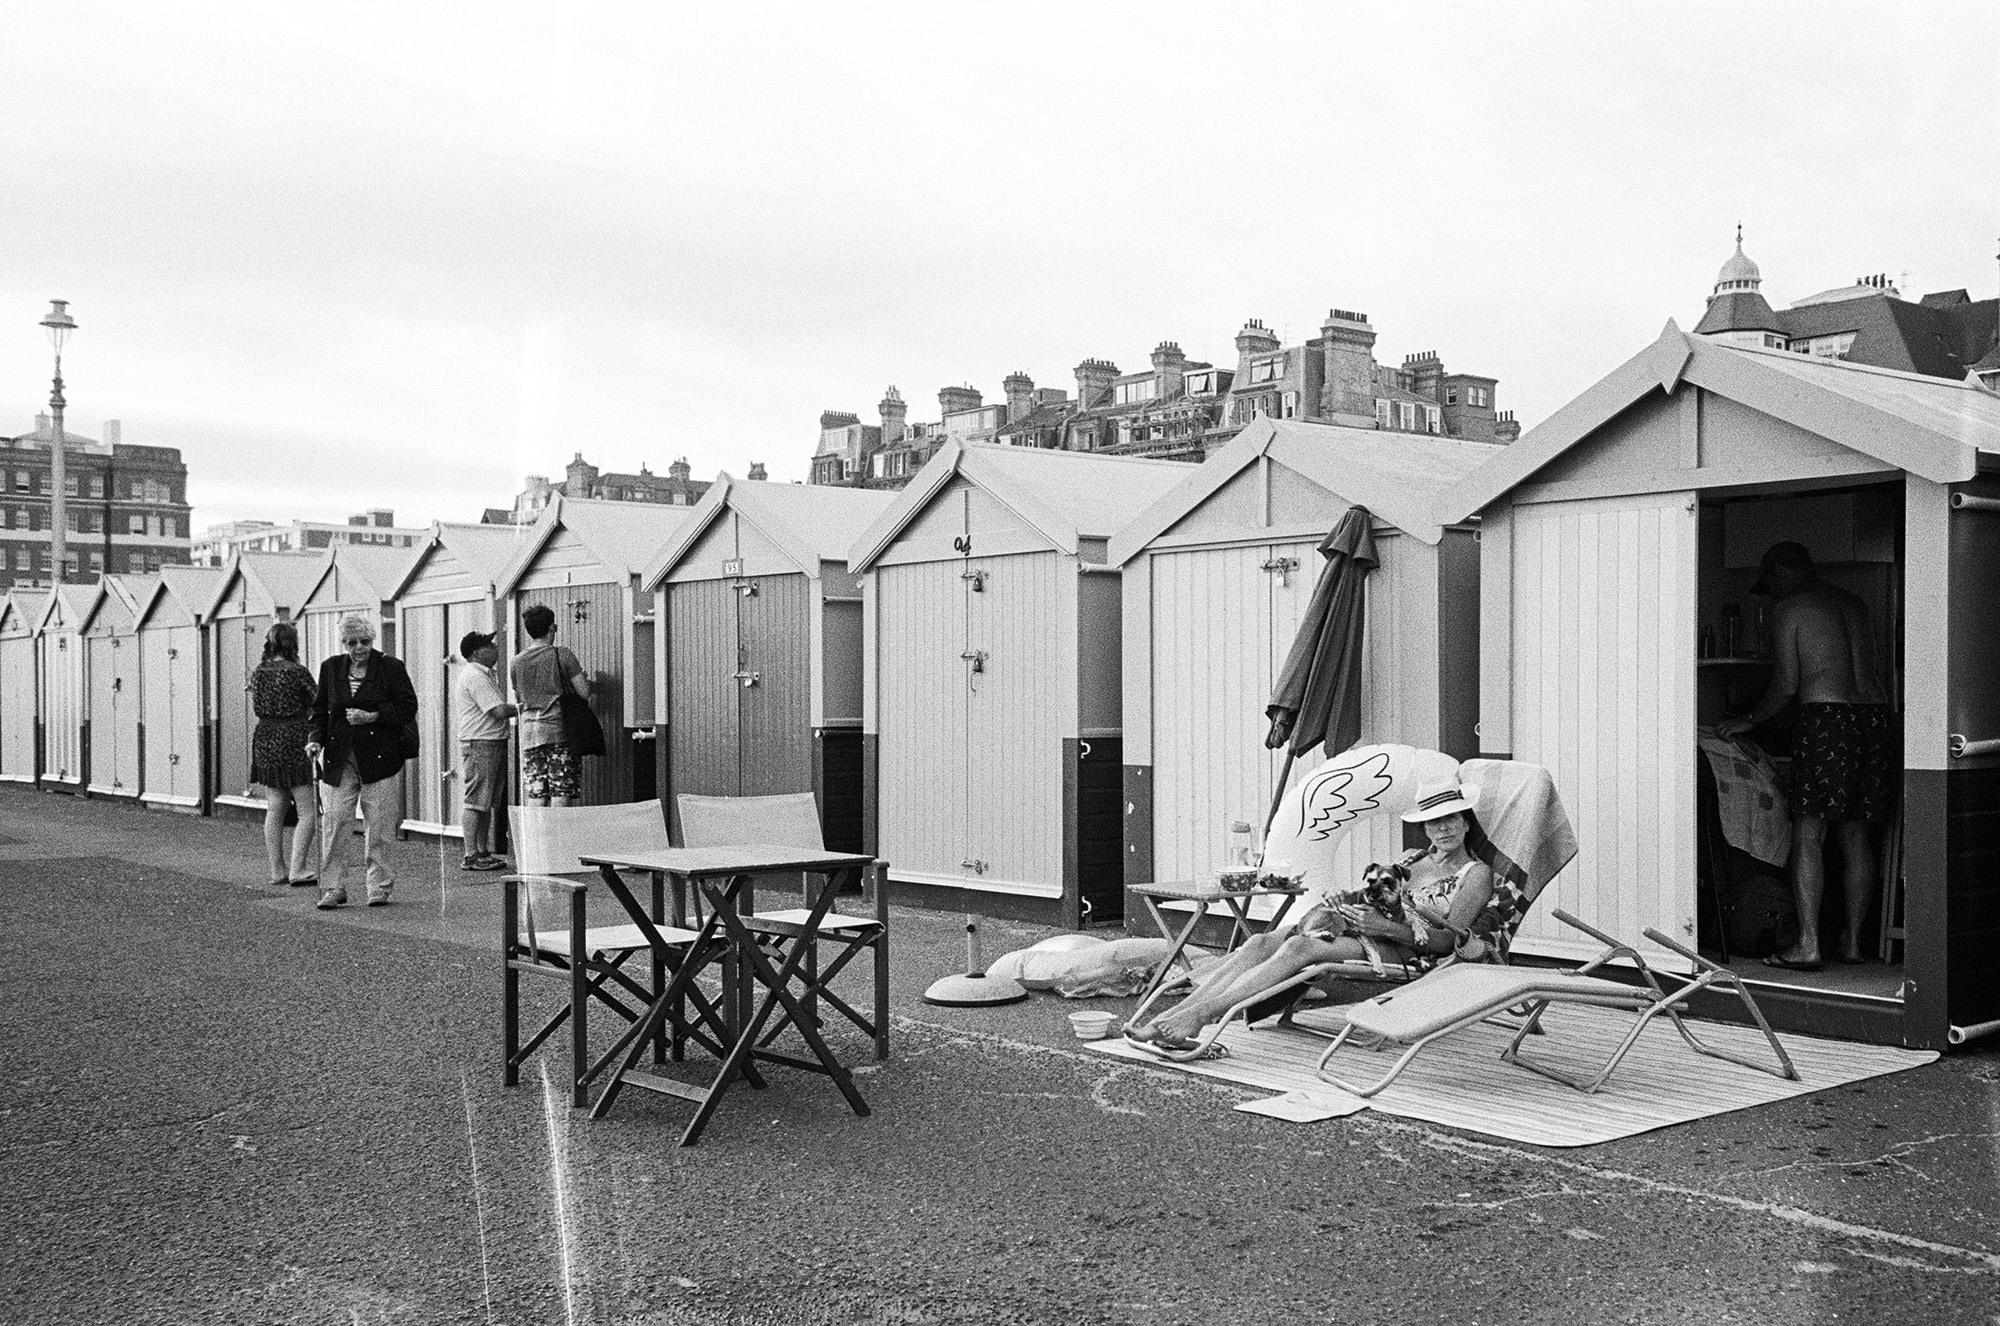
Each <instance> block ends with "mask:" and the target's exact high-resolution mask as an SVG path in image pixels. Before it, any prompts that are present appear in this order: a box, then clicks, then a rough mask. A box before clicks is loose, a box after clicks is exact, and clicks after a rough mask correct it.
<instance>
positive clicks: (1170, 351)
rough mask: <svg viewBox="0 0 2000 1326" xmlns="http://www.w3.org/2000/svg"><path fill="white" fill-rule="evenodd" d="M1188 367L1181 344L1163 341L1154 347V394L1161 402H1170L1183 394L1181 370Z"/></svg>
mask: <svg viewBox="0 0 2000 1326" xmlns="http://www.w3.org/2000/svg"><path fill="white" fill-rule="evenodd" d="M1186 367H1187V356H1186V355H1185V354H1183V353H1182V352H1181V347H1180V342H1178V341H1161V342H1160V343H1159V344H1158V345H1156V346H1154V347H1153V394H1154V396H1155V397H1156V398H1157V399H1159V400H1163V401H1164V400H1169V399H1171V398H1173V397H1175V396H1178V395H1180V394H1181V370H1182V369H1184V368H1186Z"/></svg>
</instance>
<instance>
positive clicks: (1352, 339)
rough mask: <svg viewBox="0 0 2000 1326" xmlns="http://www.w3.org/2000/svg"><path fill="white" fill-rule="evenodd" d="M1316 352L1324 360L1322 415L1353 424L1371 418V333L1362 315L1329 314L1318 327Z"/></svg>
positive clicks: (1366, 316)
mask: <svg viewBox="0 0 2000 1326" xmlns="http://www.w3.org/2000/svg"><path fill="white" fill-rule="evenodd" d="M1319 335H1320V351H1321V353H1322V354H1323V355H1324V356H1325V369H1324V371H1323V373H1322V376H1321V381H1322V382H1323V383H1324V384H1325V385H1324V387H1323V388H1322V391H1323V392H1324V393H1325V398H1326V413H1328V414H1332V415H1348V416H1350V417H1352V418H1354V419H1355V420H1356V421H1357V422H1358V421H1359V420H1360V419H1363V418H1365V419H1367V420H1368V423H1369V425H1372V424H1373V423H1374V418H1375V329H1374V328H1373V327H1370V326H1369V325H1368V315H1367V314H1366V313H1352V312H1349V311H1348V310H1347V309H1344V308H1337V309H1332V310H1330V311H1329V312H1328V313H1327V315H1326V321H1325V322H1324V323H1322V324H1320V329H1319Z"/></svg>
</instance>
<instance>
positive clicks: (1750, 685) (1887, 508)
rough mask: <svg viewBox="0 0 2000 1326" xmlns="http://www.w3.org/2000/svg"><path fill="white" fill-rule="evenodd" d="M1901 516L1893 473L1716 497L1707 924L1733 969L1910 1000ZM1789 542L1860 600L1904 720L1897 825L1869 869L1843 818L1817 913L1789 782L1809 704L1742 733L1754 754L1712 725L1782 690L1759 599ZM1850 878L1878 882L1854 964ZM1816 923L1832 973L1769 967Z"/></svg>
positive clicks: (1874, 849) (1699, 823) (1706, 566)
mask: <svg viewBox="0 0 2000 1326" xmlns="http://www.w3.org/2000/svg"><path fill="white" fill-rule="evenodd" d="M1903 513H1904V503H1903V491H1902V487H1901V485H1900V484H1899V483H1893V482H1892V483H1887V484H1880V483H1878V484H1855V485H1851V486H1842V487H1830V486H1812V485H1805V484H1793V485H1785V486H1782V487H1772V488H1764V489H1758V490H1752V491H1743V490H1732V491H1729V492H1727V493H1722V494H1717V495H1713V496H1708V495H1705V496H1704V497H1703V498H1702V501H1701V507H1700V516H1699V534H1698V541H1699V574H1698V585H1699V590H1698V594H1697V604H1696V626H1697V635H1696V653H1697V659H1696V665H1695V673H1696V688H1695V711H1696V724H1697V744H1698V746H1699V747H1700V752H1699V753H1698V754H1697V756H1696V765H1697V773H1698V786H1699V799H1698V809H1697V816H1696V829H1697V860H1698V864H1697V870H1698V874H1699V879H1700V887H1699V890H1698V900H1697V904H1698V905H1697V917H1698V934H1699V937H1700V943H1701V947H1702V949H1703V951H1704V952H1707V953H1710V954H1711V955H1713V956H1720V955H1721V954H1722V953H1724V952H1726V953H1727V957H1728V961H1729V965H1730V966H1731V967H1733V968H1734V969H1735V970H1737V971H1739V972H1741V973H1743V974H1744V975H1745V976H1754V977H1755V978H1756V979H1758V980H1762V981H1769V982H1771V983H1774V984H1783V985H1789V986H1794V987H1801V988H1806V989H1812V990H1815V991H1820V992H1825V993H1837V994H1840V995H1842V996H1851V997H1856V998H1862V999H1880V1000H1884V1001H1889V1002H1896V1003H1900V1001H1901V1000H1902V997H1903V991H1904V942H1903V939H1904V929H1903V909H1902V901H1903V898H1902V894H1903V890H1902V879H1903V865H1902V862H1903V853H1902V840H1903V834H1902V805H1901V796H1900V787H1901V783H1902V776H1901V771H1902V767H1903V761H1902V759H1901V730H1902V708H1903V703H1902V701H1903V666H1902V664H1903V660H1902V656H1901V655H1902V651H1901V642H1902V639H1903V593H1904V586H1903V571H1904V557H1903V546H1904V545H1903ZM1783 542H1790V543H1797V544H1800V545H1802V546H1803V547H1804V548H1805V549H1806V550H1807V552H1808V553H1809V554H1810V556H1811V560H1812V563H1813V567H1814V570H1815V572H1816V574H1817V575H1819V576H1820V577H1821V578H1822V579H1823V580H1825V581H1827V582H1829V583H1830V584H1832V585H1834V586H1836V587H1837V588H1839V589H1841V590H1844V591H1846V592H1847V593H1849V594H1852V595H1854V596H1855V597H1856V598H1858V599H1859V600H1860V601H1861V604H1862V605H1863V608H1864V610H1865V613H1866V616H1867V619H1868V622H1869V627H1870V636H1871V639H1870V640H1869V642H1868V645H1867V648H1866V654H1867V662H1868V664H1869V665H1870V666H1872V667H1873V669H1874V671H1875V673H1876V674H1877V676H1878V677H1879V679H1880V684H1881V686H1882V687H1883V688H1884V689H1885V690H1886V692H1887V695H1888V700H1889V705H1890V708H1891V711H1892V712H1893V713H1894V715H1895V720H1894V731H1895V740H1894V743H1893V748H1892V749H1893V752H1894V753H1893V757H1892V764H1891V769H1890V773H1889V777H1890V782H1891V786H1892V788H1894V789H1896V790H1897V795H1895V797H1894V798H1893V800H1892V802H1891V805H1890V808H1889V810H1888V819H1887V821H1886V822H1883V823H1880V824H1876V825H1874V826H1872V827H1871V829H1870V830H1869V832H1868V835H1867V843H1868V846H1867V848H1866V858H1865V860H1864V861H1863V862H1861V863H1859V864H1855V863H1850V862H1849V861H1847V860H1846V859H1845V858H1844V856H1843V847H1842V844H1841V842H1840V839H1841V834H1840V833H1839V832H1837V831H1836V830H1834V828H1833V827H1832V826H1829V832H1828V833H1827V835H1826V842H1825V848H1824V854H1823V872H1822V873H1823V876H1824V892H1823V897H1822V901H1821V905H1820V908H1819V915H1818V916H1817V917H1809V916H1802V915H1801V914H1800V909H1799V907H1798V904H1797V900H1796V891H1795V887H1794V881H1793V872H1794V870H1795V864H1794V861H1795V857H1796V853H1797V843H1796V833H1795V826H1794V825H1793V824H1792V822H1791V820H1790V818H1789V814H1788V813H1787V816H1786V818H1785V819H1783V820H1780V819H1779V818H1778V814H1779V811H1780V809H1782V808H1785V802H1784V800H1783V796H1784V794H1785V793H1786V792H1787V791H1788V789H1789V784H1790V778H1791V761H1792V753H1793V740H1794V737H1795V734H1796V732H1797V728H1798V719H1799V707H1798V704H1797V702H1796V700H1794V701H1791V702H1788V703H1787V704H1786V705H1785V707H1784V708H1783V709H1781V710H1779V711H1778V712H1777V713H1776V714H1775V715H1773V716H1771V717H1770V718H1769V719H1767V720H1766V721H1764V722H1762V723H1760V724H1759V725H1758V726H1757V727H1754V728H1752V729H1751V730H1750V731H1749V732H1747V733H1745V734H1744V738H1745V739H1746V741H1747V743H1748V744H1747V745H1746V746H1745V747H1743V748H1742V750H1743V753H1744V754H1745V755H1746V756H1747V758H1744V759H1741V760H1734V759H1732V758H1731V755H1730V752H1729V748H1728V746H1727V744H1726V743H1718V742H1716V741H1714V740H1713V738H1712V731H1711V729H1712V725H1713V724H1715V723H1716V722H1717V721H1719V720H1720V719H1721V718H1722V717H1724V715H1726V714H1743V713H1747V712H1749V711H1750V710H1751V709H1752V708H1753V707H1754V706H1756V705H1757V703H1758V701H1759V700H1760V698H1761V697H1762V696H1763V695H1764V694H1765V692H1766V689H1767V687H1768V686H1769V685H1770V683H1771V678H1772V674H1773V667H1774V665H1773V654H1774V636H1773V632H1772V600H1771V599H1770V598H1768V597H1764V596H1762V595H1757V594H1752V593H1751V587H1752V585H1754V584H1755V583H1756V581H1757V578H1758V575H1759V564H1760V562H1761V560H1762V558H1763V556H1764V554H1765V552H1766V550H1767V549H1769V548H1771V547H1772V546H1773V545H1775V544H1778V543H1783ZM1773 792H1776V793H1777V797H1776V798H1775V801H1774V798H1773V797H1772V795H1771V794H1772V793H1773ZM1851 866H1852V868H1850V867H1851ZM1850 878H1853V879H1856V880H1865V881H1867V882H1866V883H1865V884H1863V885H1862V886H1861V888H1860V889H1859V890H1858V891H1857V901H1856V902H1855V904H1854V906H1853V908H1852V910H1853V913H1854V918H1855V930H1856V936H1857V939H1856V942H1857V943H1858V945H1859V949H1860V954H1861V958H1862V961H1860V962H1858V963H1850V962H1844V961H1841V960H1840V955H1841V953H1842V947H1843V932H1844V931H1845V929H1846V928H1847V926H1848V924H1849V911H1850V906H1849V899H1848V885H1847V881H1848V880H1849V879H1850ZM1863 893H1865V894H1866V896H1865V897H1861V896H1860V894H1863ZM1806 925H1811V926H1815V927H1817V931H1818V938H1819V950H1820V953H1821V954H1822V956H1823V959H1824V960H1823V963H1822V965H1821V966H1820V968H1819V969H1818V970H1816V971H1804V970H1794V969H1784V968H1775V967H1772V966H1769V965H1767V964H1766V963H1765V962H1764V961H1763V959H1764V958H1765V957H1766V956H1767V955H1768V954H1771V953H1773V952H1775V951H1778V950H1780V949H1783V948H1786V947H1788V946H1790V945H1791V944H1792V943H1793V942H1794V941H1795V939H1796V938H1797V936H1798V934H1799V931H1800V927H1801V926H1806Z"/></svg>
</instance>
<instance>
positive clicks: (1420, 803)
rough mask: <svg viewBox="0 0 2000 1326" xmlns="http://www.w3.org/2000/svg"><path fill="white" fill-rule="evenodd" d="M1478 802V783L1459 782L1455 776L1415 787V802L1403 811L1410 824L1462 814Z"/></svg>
mask: <svg viewBox="0 0 2000 1326" xmlns="http://www.w3.org/2000/svg"><path fill="white" fill-rule="evenodd" d="M1478 804H1479V785H1478V784H1477V783H1464V784H1461V783H1460V782H1459V781H1458V780H1457V779H1456V778H1447V779H1444V780H1442V781H1441V782H1435V783H1423V784H1421V785H1419V786H1418V788H1417V804H1416V805H1415V806H1413V807H1411V808H1410V809H1409V810H1407V811H1405V812H1404V813H1403V818H1404V819H1405V820H1406V821H1408V822H1409V823H1411V824H1422V823H1423V822H1424V821H1426V820H1441V819H1443V818H1444V817H1445V816H1447V815H1463V814H1466V813H1468V812H1470V811H1471V810H1472V808H1473V807H1474V806H1476V805H1478Z"/></svg>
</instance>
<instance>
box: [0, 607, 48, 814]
mask: <svg viewBox="0 0 2000 1326" xmlns="http://www.w3.org/2000/svg"><path fill="white" fill-rule="evenodd" d="M11 620H12V616H11V614H10V621H11ZM38 689H39V688H38V687H37V685H36V682H35V637H34V636H32V635H28V634H25V633H23V634H19V635H9V636H4V637H0V778H4V779H6V780H7V781H9V782H28V783H32V782H33V781H35V772H36V770H35V700H36V694H37V691H38Z"/></svg>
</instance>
